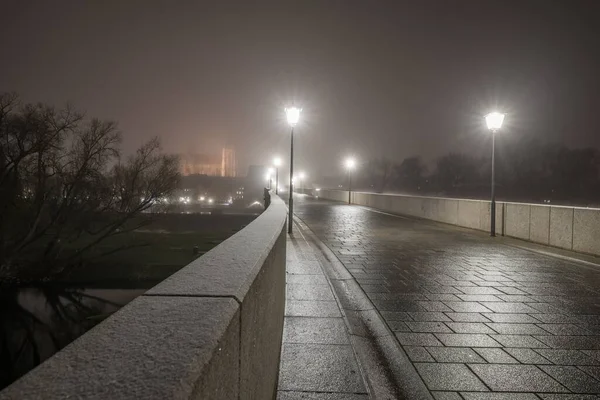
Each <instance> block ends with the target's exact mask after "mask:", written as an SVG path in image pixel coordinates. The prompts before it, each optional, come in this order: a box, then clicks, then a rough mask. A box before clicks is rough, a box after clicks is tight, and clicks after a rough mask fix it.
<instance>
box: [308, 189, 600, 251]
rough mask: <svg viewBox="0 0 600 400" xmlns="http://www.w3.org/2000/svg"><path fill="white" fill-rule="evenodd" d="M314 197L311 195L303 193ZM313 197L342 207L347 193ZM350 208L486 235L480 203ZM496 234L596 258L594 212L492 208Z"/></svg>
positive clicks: (385, 197) (381, 200)
mask: <svg viewBox="0 0 600 400" xmlns="http://www.w3.org/2000/svg"><path fill="white" fill-rule="evenodd" d="M305 193H307V194H311V195H316V194H317V192H314V191H311V190H305ZM318 196H319V197H321V198H324V199H330V200H336V201H343V202H347V201H348V192H347V191H343V190H331V189H321V190H320V191H319V192H318ZM351 196H352V203H353V204H357V205H363V206H367V207H373V208H375V209H378V210H382V211H386V212H390V213H394V214H400V215H407V216H411V217H416V218H423V219H428V220H433V221H438V222H444V223H447V224H452V225H458V226H462V227H465V228H471V229H477V230H481V231H489V230H490V209H491V207H490V204H491V203H490V202H489V201H486V200H468V199H450V198H442V197H425V196H406V195H397V194H381V193H368V192H352V195H351ZM496 234H498V235H505V236H510V237H514V238H518V239H523V240H528V241H531V242H535V243H540V244H544V245H550V246H555V247H560V248H563V249H567V250H573V251H577V252H581V253H587V254H592V255H600V209H595V208H578V207H563V206H550V205H545V204H525V203H509V202H497V203H496Z"/></svg>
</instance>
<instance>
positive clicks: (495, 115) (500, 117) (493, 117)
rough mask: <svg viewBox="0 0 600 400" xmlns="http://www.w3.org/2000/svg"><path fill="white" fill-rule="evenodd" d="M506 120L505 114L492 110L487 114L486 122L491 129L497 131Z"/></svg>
mask: <svg viewBox="0 0 600 400" xmlns="http://www.w3.org/2000/svg"><path fill="white" fill-rule="evenodd" d="M503 122H504V114H502V113H499V112H491V113H489V114H488V115H486V116H485V123H486V124H487V127H488V129H489V130H490V131H497V130H499V129H500V128H502V123H503Z"/></svg>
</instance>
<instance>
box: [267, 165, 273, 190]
mask: <svg viewBox="0 0 600 400" xmlns="http://www.w3.org/2000/svg"><path fill="white" fill-rule="evenodd" d="M267 180H268V181H269V190H271V189H273V168H269V169H267Z"/></svg>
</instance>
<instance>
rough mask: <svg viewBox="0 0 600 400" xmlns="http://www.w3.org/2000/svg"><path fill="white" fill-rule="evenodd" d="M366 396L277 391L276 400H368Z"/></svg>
mask: <svg viewBox="0 0 600 400" xmlns="http://www.w3.org/2000/svg"><path fill="white" fill-rule="evenodd" d="M368 399H369V395H367V394H354V393H318V392H299V391H287V392H286V391H281V390H280V391H278V392H277V400H368Z"/></svg>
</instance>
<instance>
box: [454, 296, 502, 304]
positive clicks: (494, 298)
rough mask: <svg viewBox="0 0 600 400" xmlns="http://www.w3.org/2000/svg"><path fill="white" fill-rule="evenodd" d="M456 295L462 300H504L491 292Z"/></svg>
mask: <svg viewBox="0 0 600 400" xmlns="http://www.w3.org/2000/svg"><path fill="white" fill-rule="evenodd" d="M456 297H459V298H460V300H462V301H481V302H486V301H495V302H498V301H502V299H500V298H498V297H496V296H494V295H491V294H457V295H456Z"/></svg>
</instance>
